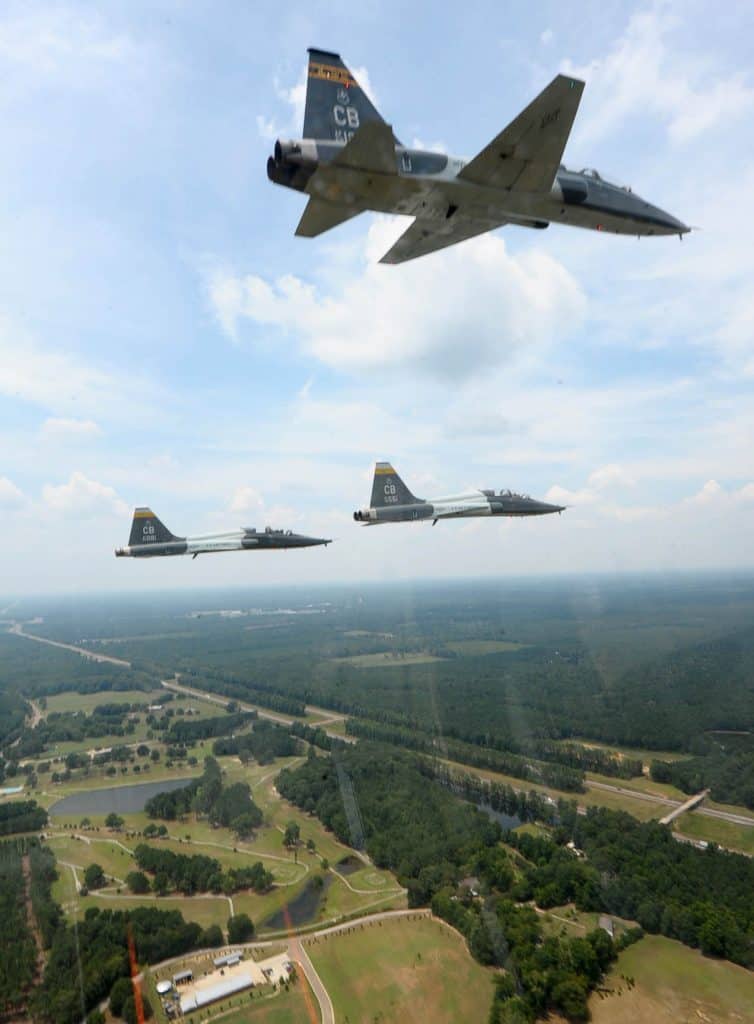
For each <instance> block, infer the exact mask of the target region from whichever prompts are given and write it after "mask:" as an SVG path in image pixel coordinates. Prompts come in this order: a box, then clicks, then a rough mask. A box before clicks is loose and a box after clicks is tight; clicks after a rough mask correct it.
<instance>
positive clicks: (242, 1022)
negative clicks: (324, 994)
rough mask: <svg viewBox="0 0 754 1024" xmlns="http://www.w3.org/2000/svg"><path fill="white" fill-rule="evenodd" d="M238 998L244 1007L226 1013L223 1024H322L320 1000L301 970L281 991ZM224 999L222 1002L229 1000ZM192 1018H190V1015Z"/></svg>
mask: <svg viewBox="0 0 754 1024" xmlns="http://www.w3.org/2000/svg"><path fill="white" fill-rule="evenodd" d="M244 995H245V999H244V997H239V999H238V1002H239V1003H241V1002H242V1005H243V1009H238V1010H235V1011H234V1012H232V1013H228V1014H225V1015H223V1017H222V1018H221V1019H222V1022H223V1024H319V1022H320V1020H321V1019H322V1018H321V1016H320V1012H319V1003H318V1002H317V999H316V997H315V996H314V993H313V992H312V990H311V989H310V988H309V983H308V982H307V980H306V978H304V977H303V976H302V975H301V974H300V973H299V977H298V978H297V980H296V982H295V983H294V984H293V985H290V986H289V987H288V990H287V991H286V990H285V989H284V988H283V989H280V991H278V992H274V993H271V994H265V995H263V996H261V998H260V997H254V998H252V999H249V996H248V994H246V993H244ZM229 1002H230V1001H229V1000H224V1003H223V1005H225V1004H226V1003H229ZM189 1019H190V1018H189Z"/></svg>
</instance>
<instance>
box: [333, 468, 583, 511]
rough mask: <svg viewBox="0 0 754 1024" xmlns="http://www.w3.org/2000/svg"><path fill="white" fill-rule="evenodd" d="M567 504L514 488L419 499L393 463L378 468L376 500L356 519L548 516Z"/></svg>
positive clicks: (373, 499)
mask: <svg viewBox="0 0 754 1024" xmlns="http://www.w3.org/2000/svg"><path fill="white" fill-rule="evenodd" d="M564 509H565V505H548V504H547V503H546V502H544V501H535V500H534V498H530V497H529V495H528V494H515V493H514V492H513V491H484V490H483V491H468V492H467V493H466V494H456V495H452V496H450V497H446V498H416V497H414V495H413V494H412V493H411V491H410V490H409V489H408V487H406V485H405V484H404V482H403V481H402V480H401V478H400V477H399V476H398V474H397V473H396V472H395V470H394V469H393V467H392V466H391V465H390V463H389V462H378V463H377V464H376V465H375V467H374V482H373V484H372V501H371V503H370V505H369V508H362V509H358V511H356V512H354V514H353V518H354V519H355V520H356V522H357V523H363V525H364V526H376V525H378V524H379V523H411V522H416V521H417V520H420V519H431V520H432V525H433V526H434V525H435V523H436V522H437V520H438V519H461V518H465V517H467V516H544V515H547V514H548V513H549V512H562V511H563V510H564Z"/></svg>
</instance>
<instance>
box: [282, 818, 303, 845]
mask: <svg viewBox="0 0 754 1024" xmlns="http://www.w3.org/2000/svg"><path fill="white" fill-rule="evenodd" d="M300 835H301V829H300V828H299V826H298V825H297V824H296V822H295V821H289V822H288V824H287V825H286V826H285V834H284V836H283V846H285V847H286V848H287V849H289V850H290V849H291V848H292V847H294V846H298V841H299V837H300Z"/></svg>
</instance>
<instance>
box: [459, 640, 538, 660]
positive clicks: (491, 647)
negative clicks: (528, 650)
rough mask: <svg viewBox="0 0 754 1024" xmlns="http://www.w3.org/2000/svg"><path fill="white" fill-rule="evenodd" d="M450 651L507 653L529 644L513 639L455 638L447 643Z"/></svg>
mask: <svg viewBox="0 0 754 1024" xmlns="http://www.w3.org/2000/svg"><path fill="white" fill-rule="evenodd" d="M445 646H446V647H447V648H448V650H449V651H455V652H456V654H465V655H468V656H469V657H474V656H475V655H480V654H506V653H508V652H509V651H522V650H523V649H524V647H528V646H529V645H528V644H517V643H515V642H514V641H513V640H453V641H452V642H451V643H448V644H445Z"/></svg>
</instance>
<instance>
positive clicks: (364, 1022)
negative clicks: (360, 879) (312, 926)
mask: <svg viewBox="0 0 754 1024" xmlns="http://www.w3.org/2000/svg"><path fill="white" fill-rule="evenodd" d="M306 950H307V952H308V954H309V956H310V958H311V960H312V963H313V964H314V967H315V968H316V970H317V972H318V973H319V976H320V977H321V979H322V981H323V983H324V985H325V988H326V989H327V991H328V993H329V994H330V998H331V999H332V1002H333V1006H334V1008H335V1019H336V1020H337V1021H345V1020H348V1021H349V1024H372V1022H373V1021H375V1020H377V1021H384V1022H385V1024H387V1022H393V1021H420V1020H421V1021H432V1022H433V1024H443V1022H447V1024H456V1022H458V1021H484V1020H486V1019H487V1014H488V1013H489V1008H490V1004H491V1002H492V986H493V978H494V975H493V974H492V973H491V972H490V971H488V970H485V968H483V967H481V966H480V965H479V964H477V963H475V961H474V960H472V958H471V955H470V953H469V952H468V950H467V948H466V945H465V943H464V942H463V940H462V939H461V938H460V937H459V936H458V935H456V934H455V933H454V932H452V931H450V929H448V928H446V927H445V926H444V925H443V924H441V923H440V922H439V921H435V920H431V919H427V918H419V919H414V920H411V919H409V918H401V919H398V920H394V921H383V922H381V923H374V924H371V925H366V926H364V927H363V928H359V929H357V930H356V931H354V932H351V933H349V934H347V935H336V936H334V937H331V938H327V937H326V938H321V939H317V940H315V941H314V942H311V943H308V944H307V947H306ZM304 1019H305V1018H304Z"/></svg>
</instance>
